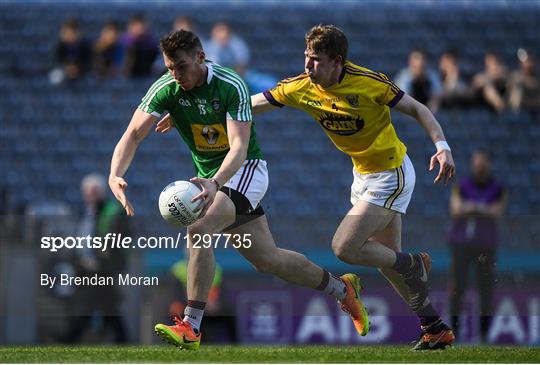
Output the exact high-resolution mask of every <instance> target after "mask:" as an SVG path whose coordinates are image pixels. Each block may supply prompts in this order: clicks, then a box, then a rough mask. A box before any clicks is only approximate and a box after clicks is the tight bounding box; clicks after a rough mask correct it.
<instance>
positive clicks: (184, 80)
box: [163, 51, 206, 90]
mask: <svg viewBox="0 0 540 365" xmlns="http://www.w3.org/2000/svg"><path fill="white" fill-rule="evenodd" d="M204 58H205V54H204V52H203V51H199V52H198V53H197V54H196V55H191V54H189V53H186V52H183V51H178V52H177V54H176V57H175V58H174V59H170V58H169V57H167V56H166V55H165V54H163V61H164V62H165V66H166V67H167V69H168V70H169V72H170V73H171V76H172V77H174V79H175V80H176V82H177V83H178V84H180V86H181V87H182V89H184V90H191V89H193V88H194V87H197V86H202V84H203V83H204V79H205V77H206V73H205V69H204V68H203V62H204Z"/></svg>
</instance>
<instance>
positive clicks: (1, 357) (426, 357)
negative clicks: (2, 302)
mask: <svg viewBox="0 0 540 365" xmlns="http://www.w3.org/2000/svg"><path fill="white" fill-rule="evenodd" d="M130 362H140V363H145V362H149V363H216V362H217V363H360V364H364V363H403V362H405V363H505V362H506V363H508V362H510V363H540V347H502V346H474V347H472V346H463V347H461V346H457V347H454V348H450V349H447V350H438V351H431V352H412V351H410V350H409V348H408V347H406V346H210V345H208V346H202V347H201V349H200V350H199V351H189V352H188V351H183V350H180V349H178V348H174V347H170V346H121V347H120V346H119V347H115V346H72V347H69V346H36V347H27V346H9V347H0V363H130Z"/></svg>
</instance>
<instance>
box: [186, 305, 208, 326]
mask: <svg viewBox="0 0 540 365" xmlns="http://www.w3.org/2000/svg"><path fill="white" fill-rule="evenodd" d="M203 315H204V309H196V308H193V307H190V306H187V307H186V309H184V322H187V323H189V324H190V326H191V328H193V330H195V332H199V329H200V328H201V322H202V318H203Z"/></svg>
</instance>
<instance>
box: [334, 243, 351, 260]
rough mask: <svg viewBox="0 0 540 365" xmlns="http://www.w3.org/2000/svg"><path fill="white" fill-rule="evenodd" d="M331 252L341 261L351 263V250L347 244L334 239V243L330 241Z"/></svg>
mask: <svg viewBox="0 0 540 365" xmlns="http://www.w3.org/2000/svg"><path fill="white" fill-rule="evenodd" d="M332 251H333V252H334V255H336V257H337V258H338V259H340V260H341V261H343V262H346V263H351V262H350V257H351V252H350V251H351V249H350V244H349V243H348V242H346V241H341V240H336V239H334V241H332Z"/></svg>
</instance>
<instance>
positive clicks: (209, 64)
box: [205, 60, 214, 85]
mask: <svg viewBox="0 0 540 365" xmlns="http://www.w3.org/2000/svg"><path fill="white" fill-rule="evenodd" d="M205 63H206V67H207V68H208V75H207V76H206V84H207V85H210V81H212V77H213V76H214V67H213V66H212V65H213V64H214V62H212V61H208V60H205Z"/></svg>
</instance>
